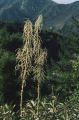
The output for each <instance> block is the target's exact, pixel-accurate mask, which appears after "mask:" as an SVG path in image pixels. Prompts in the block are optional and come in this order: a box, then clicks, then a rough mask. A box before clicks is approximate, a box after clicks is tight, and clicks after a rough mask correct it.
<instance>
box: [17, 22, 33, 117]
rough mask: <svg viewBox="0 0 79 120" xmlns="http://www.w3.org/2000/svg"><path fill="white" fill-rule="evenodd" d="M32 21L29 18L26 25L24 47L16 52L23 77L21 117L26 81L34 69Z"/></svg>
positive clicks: (18, 66)
mask: <svg viewBox="0 0 79 120" xmlns="http://www.w3.org/2000/svg"><path fill="white" fill-rule="evenodd" d="M32 32H33V30H32V23H31V22H30V21H29V20H28V21H27V22H26V24H25V26H24V32H23V38H24V43H25V44H24V46H23V48H22V49H18V51H17V54H16V60H17V65H16V70H20V77H21V79H22V85H21V99H20V117H22V105H23V89H24V85H25V83H26V79H27V76H28V75H29V74H30V72H31V69H32V54H33V52H32V49H33V48H32V36H33V35H32Z"/></svg>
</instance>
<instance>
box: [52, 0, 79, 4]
mask: <svg viewBox="0 0 79 120" xmlns="http://www.w3.org/2000/svg"><path fill="white" fill-rule="evenodd" d="M53 1H55V2H57V3H61V4H68V3H72V2H75V1H79V0H53Z"/></svg>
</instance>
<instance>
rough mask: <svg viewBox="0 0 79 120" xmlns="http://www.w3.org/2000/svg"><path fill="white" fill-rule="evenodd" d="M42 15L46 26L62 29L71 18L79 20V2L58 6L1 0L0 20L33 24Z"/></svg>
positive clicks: (41, 0)
mask: <svg viewBox="0 0 79 120" xmlns="http://www.w3.org/2000/svg"><path fill="white" fill-rule="evenodd" d="M40 14H42V15H43V17H44V26H45V27H50V28H52V27H53V28H57V29H59V28H60V29H61V28H62V27H64V26H65V25H66V24H69V23H70V22H71V17H72V16H75V17H76V18H78V19H79V1H77V2H74V3H72V4H68V5H64V4H57V3H55V2H53V1H52V0H0V20H4V21H5V20H7V21H14V20H19V21H25V20H27V19H28V18H29V19H30V20H32V21H33V22H34V21H35V20H36V18H37V17H38V16H39V15H40Z"/></svg>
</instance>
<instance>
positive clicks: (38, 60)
mask: <svg viewBox="0 0 79 120" xmlns="http://www.w3.org/2000/svg"><path fill="white" fill-rule="evenodd" d="M41 27H42V15H40V16H39V17H38V19H37V21H36V23H35V34H34V42H35V44H34V52H35V53H34V55H35V58H34V62H35V65H36V66H35V69H34V73H35V77H36V78H37V80H38V88H37V93H38V96H37V115H38V114H39V102H40V80H41V79H43V78H44V75H45V74H44V64H45V61H46V57H47V51H46V49H42V47H41V38H40V36H39V30H41Z"/></svg>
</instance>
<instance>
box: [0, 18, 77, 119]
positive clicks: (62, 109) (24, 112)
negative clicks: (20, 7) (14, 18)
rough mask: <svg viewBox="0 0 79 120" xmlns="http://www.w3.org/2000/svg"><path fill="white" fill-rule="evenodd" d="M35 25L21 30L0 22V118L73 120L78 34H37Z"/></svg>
mask: <svg viewBox="0 0 79 120" xmlns="http://www.w3.org/2000/svg"><path fill="white" fill-rule="evenodd" d="M39 18H42V17H41V16H40V17H39ZM37 22H38V23H41V21H39V19H38V20H37ZM37 22H36V24H35V26H32V23H31V22H30V21H27V23H26V24H25V26H24V30H23V24H22V23H18V22H13V23H7V22H0V118H1V119H2V120H19V119H21V120H42V119H43V120H52V119H53V120H72V119H73V120H78V119H79V32H75V33H74V32H71V31H70V32H69V33H67V35H64V34H63V33H61V32H60V33H59V32H54V31H53V30H45V29H44V30H42V31H40V29H39V27H40V24H37ZM74 23H76V25H75V26H77V29H78V30H79V27H78V25H79V22H78V21H74ZM22 30H23V31H22ZM78 30H77V31H78ZM22 32H23V36H22ZM29 36H30V37H29ZM27 39H28V41H27ZM40 40H42V41H40ZM27 42H28V43H27ZM34 42H35V43H34ZM36 43H37V44H36ZM38 43H39V44H38ZM28 46H29V47H28ZM19 48H20V49H19ZM37 48H38V49H37ZM45 48H46V49H47V50H46V49H45ZM47 51H48V55H47V53H46V52H47ZM28 52H29V53H30V54H28ZM26 56H27V57H26ZM46 56H47V63H45V60H46ZM16 60H17V63H16ZM26 60H27V61H26ZM15 66H16V69H17V71H16V72H15ZM25 68H26V69H25ZM44 71H45V72H44ZM42 75H43V76H42ZM44 75H45V76H44ZM21 81H22V83H21ZM25 83H26V85H25ZM37 87H38V91H37ZM20 89H21V93H20ZM23 91H24V92H23ZM39 93H40V94H39ZM37 96H38V99H37ZM39 96H40V97H39ZM39 100H40V102H39ZM19 101H20V103H19ZM14 105H15V106H14ZM19 107H20V110H19ZM37 111H38V112H37ZM20 115H21V118H19V116H20Z"/></svg>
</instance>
